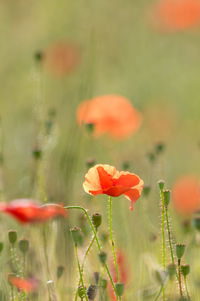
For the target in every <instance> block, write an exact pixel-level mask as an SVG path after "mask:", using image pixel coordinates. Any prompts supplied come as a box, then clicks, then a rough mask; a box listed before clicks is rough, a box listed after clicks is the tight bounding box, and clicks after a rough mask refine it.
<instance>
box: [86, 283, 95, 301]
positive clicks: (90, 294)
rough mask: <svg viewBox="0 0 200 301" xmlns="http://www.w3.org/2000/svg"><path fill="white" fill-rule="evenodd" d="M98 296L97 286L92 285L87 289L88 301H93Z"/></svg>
mask: <svg viewBox="0 0 200 301" xmlns="http://www.w3.org/2000/svg"><path fill="white" fill-rule="evenodd" d="M96 295H97V286H96V285H90V286H89V287H88V289H87V296H88V299H89V300H91V301H93V300H94V299H95V297H96Z"/></svg>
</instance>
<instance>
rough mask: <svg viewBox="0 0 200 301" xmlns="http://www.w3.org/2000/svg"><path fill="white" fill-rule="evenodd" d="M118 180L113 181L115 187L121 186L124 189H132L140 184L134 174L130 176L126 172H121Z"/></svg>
mask: <svg viewBox="0 0 200 301" xmlns="http://www.w3.org/2000/svg"><path fill="white" fill-rule="evenodd" d="M120 174H121V175H120V177H119V178H118V179H114V183H115V184H116V185H121V186H124V187H130V188H131V187H133V186H136V185H138V184H139V183H140V178H139V177H138V176H136V175H135V174H130V173H128V172H121V173H120Z"/></svg>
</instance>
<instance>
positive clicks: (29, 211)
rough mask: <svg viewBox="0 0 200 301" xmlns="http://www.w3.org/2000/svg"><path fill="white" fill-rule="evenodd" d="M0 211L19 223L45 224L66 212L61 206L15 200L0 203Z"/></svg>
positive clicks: (27, 200)
mask: <svg viewBox="0 0 200 301" xmlns="http://www.w3.org/2000/svg"><path fill="white" fill-rule="evenodd" d="M0 211H2V212H5V213H7V214H10V215H12V216H13V217H15V218H16V219H17V220H18V221H20V222H21V223H39V222H45V221H46V220H48V219H50V218H54V217H57V216H64V217H65V216H66V214H67V213H66V210H65V209H64V208H63V206H61V205H57V204H45V205H43V206H39V205H38V204H37V203H35V202H34V201H33V200H30V199H17V200H14V201H11V202H10V203H0Z"/></svg>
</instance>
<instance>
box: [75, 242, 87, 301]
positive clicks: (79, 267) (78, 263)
mask: <svg viewBox="0 0 200 301" xmlns="http://www.w3.org/2000/svg"><path fill="white" fill-rule="evenodd" d="M75 254H76V260H77V265H78V270H79V276H80V281H81V285H82V288H83V292H84V295H85V299H86V300H87V301H88V297H87V293H86V290H85V285H84V281H83V274H82V271H81V266H80V262H79V258H78V249H77V244H75Z"/></svg>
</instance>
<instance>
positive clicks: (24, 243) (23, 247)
mask: <svg viewBox="0 0 200 301" xmlns="http://www.w3.org/2000/svg"><path fill="white" fill-rule="evenodd" d="M19 249H20V251H21V252H22V253H24V254H25V253H26V252H28V249H29V241H28V239H21V240H20V241H19Z"/></svg>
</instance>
